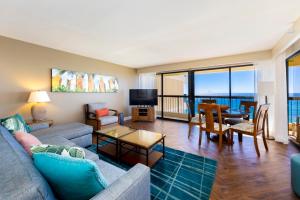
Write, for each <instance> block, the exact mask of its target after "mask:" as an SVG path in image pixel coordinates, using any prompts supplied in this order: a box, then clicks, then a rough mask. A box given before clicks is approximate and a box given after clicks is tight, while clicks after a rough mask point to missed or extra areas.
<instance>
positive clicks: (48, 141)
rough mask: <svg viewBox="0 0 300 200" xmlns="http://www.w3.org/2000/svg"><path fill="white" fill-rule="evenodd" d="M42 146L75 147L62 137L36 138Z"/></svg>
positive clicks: (46, 136) (47, 136)
mask: <svg viewBox="0 0 300 200" xmlns="http://www.w3.org/2000/svg"><path fill="white" fill-rule="evenodd" d="M37 138H38V139H39V140H40V141H41V142H42V143H43V144H56V145H66V146H71V147H72V146H75V144H74V143H73V142H71V141H70V140H68V139H66V138H64V137H62V136H58V135H57V136H52V135H44V136H38V137H37Z"/></svg>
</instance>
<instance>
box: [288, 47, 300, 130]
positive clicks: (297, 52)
mask: <svg viewBox="0 0 300 200" xmlns="http://www.w3.org/2000/svg"><path fill="white" fill-rule="evenodd" d="M298 55H299V56H300V50H298V51H296V52H295V53H293V54H292V55H290V56H289V57H287V58H286V59H285V65H286V97H287V104H286V109H287V122H288V125H289V98H290V96H289V60H290V59H291V58H293V57H296V56H298ZM288 129H289V127H288ZM288 132H289V130H288Z"/></svg>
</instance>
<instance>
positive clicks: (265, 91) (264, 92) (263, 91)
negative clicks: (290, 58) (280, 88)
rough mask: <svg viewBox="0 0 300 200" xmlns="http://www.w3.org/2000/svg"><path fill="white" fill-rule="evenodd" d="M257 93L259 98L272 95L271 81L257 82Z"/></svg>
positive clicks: (272, 85)
mask: <svg viewBox="0 0 300 200" xmlns="http://www.w3.org/2000/svg"><path fill="white" fill-rule="evenodd" d="M257 90H258V91H257V92H258V94H259V95H260V96H269V95H273V93H274V82H272V81H261V82H258V88H257Z"/></svg>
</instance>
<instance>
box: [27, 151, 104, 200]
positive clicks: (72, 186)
mask: <svg viewBox="0 0 300 200" xmlns="http://www.w3.org/2000/svg"><path fill="white" fill-rule="evenodd" d="M33 161H34V165H35V167H36V168H37V169H38V170H39V171H40V172H41V174H42V175H43V176H44V178H45V179H46V180H47V182H48V183H49V184H50V186H51V188H52V190H53V191H54V192H55V194H56V196H57V197H58V199H72V200H85V199H90V198H92V197H93V196H95V195H96V194H98V193H99V192H100V191H102V190H103V189H105V188H106V187H107V182H106V180H105V178H104V177H103V175H102V174H101V172H100V170H99V169H98V166H97V165H96V164H95V163H94V162H93V161H91V160H87V159H78V158H72V157H66V156H61V155H58V154H53V153H35V154H33Z"/></svg>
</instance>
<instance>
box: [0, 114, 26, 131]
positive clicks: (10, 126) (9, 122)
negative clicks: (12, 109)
mask: <svg viewBox="0 0 300 200" xmlns="http://www.w3.org/2000/svg"><path fill="white" fill-rule="evenodd" d="M0 123H1V125H2V126H4V127H5V128H6V129H7V130H8V131H9V132H10V133H12V134H14V133H15V132H16V131H21V132H25V133H30V132H31V128H30V126H28V125H27V124H26V122H25V120H24V119H23V117H22V116H21V115H19V114H15V115H13V116H10V117H6V118H4V119H0Z"/></svg>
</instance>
